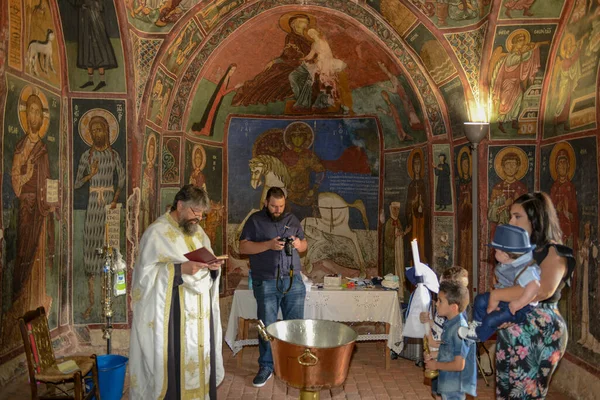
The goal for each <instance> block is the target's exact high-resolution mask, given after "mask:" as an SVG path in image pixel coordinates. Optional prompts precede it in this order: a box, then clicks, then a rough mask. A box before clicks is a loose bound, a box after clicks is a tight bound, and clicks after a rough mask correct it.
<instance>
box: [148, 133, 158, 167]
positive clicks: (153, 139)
mask: <svg viewBox="0 0 600 400" xmlns="http://www.w3.org/2000/svg"><path fill="white" fill-rule="evenodd" d="M150 143H152V144H153V145H154V155H153V156H152V157H150V155H149V154H148V150H149V149H150ZM156 153H157V150H156V136H155V135H150V136H149V137H148V143H146V162H148V163H154V160H156Z"/></svg>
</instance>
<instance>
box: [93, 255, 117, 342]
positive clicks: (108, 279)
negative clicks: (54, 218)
mask: <svg viewBox="0 0 600 400" xmlns="http://www.w3.org/2000/svg"><path fill="white" fill-rule="evenodd" d="M96 251H97V252H98V254H100V255H101V256H104V267H103V268H102V296H103V301H102V315H103V316H104V317H105V318H106V325H105V326H104V327H103V328H102V331H103V332H104V333H103V334H102V338H103V339H105V340H106V354H110V352H111V350H112V349H111V335H112V329H113V326H112V318H113V309H112V296H113V274H114V272H115V271H114V263H113V261H114V259H113V248H112V247H111V246H109V245H107V246H104V247H100V248H98V249H96Z"/></svg>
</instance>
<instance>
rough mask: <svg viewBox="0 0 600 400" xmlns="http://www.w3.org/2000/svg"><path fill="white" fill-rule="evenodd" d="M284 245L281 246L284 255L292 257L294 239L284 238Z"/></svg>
mask: <svg viewBox="0 0 600 400" xmlns="http://www.w3.org/2000/svg"><path fill="white" fill-rule="evenodd" d="M284 240H285V245H284V246H283V248H284V250H285V254H286V255H287V256H289V257H291V256H293V255H294V239H292V238H285V239H284Z"/></svg>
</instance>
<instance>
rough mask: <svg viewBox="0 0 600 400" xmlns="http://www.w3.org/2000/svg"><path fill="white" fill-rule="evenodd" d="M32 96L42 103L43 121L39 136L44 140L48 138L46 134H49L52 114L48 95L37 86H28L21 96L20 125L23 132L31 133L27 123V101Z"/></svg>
mask: <svg viewBox="0 0 600 400" xmlns="http://www.w3.org/2000/svg"><path fill="white" fill-rule="evenodd" d="M32 95H36V96H37V97H38V98H39V99H40V101H41V102H42V118H43V120H42V126H40V130H39V132H38V135H39V137H40V138H43V137H44V136H46V132H48V126H50V112H49V108H48V99H47V98H46V95H45V94H44V92H42V91H41V90H40V89H38V88H37V87H35V86H30V85H27V86H25V87H24V88H23V89H22V90H21V95H20V96H19V124H20V125H21V129H23V132H25V133H26V134H27V133H28V132H29V123H28V122H27V100H28V99H29V96H32Z"/></svg>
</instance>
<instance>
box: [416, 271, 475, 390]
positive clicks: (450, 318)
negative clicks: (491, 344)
mask: <svg viewBox="0 0 600 400" xmlns="http://www.w3.org/2000/svg"><path fill="white" fill-rule="evenodd" d="M468 303H469V290H468V289H467V287H466V286H463V285H462V284H460V283H459V282H456V281H444V282H442V283H441V284H440V291H439V293H438V300H437V302H436V306H437V313H438V315H440V316H442V317H445V318H446V322H445V323H444V331H443V332H442V341H441V344H440V349H439V351H438V352H437V353H431V354H430V355H425V367H426V368H427V369H431V370H439V371H440V374H439V376H438V385H437V392H436V393H435V394H436V398H439V397H438V396H441V399H442V400H464V399H465V398H466V395H467V394H469V395H471V396H477V393H476V389H477V367H476V365H477V364H476V360H475V351H476V350H475V343H473V342H472V341H469V340H464V339H461V338H460V337H458V329H459V327H467V320H466V319H465V317H464V315H463V311H464V310H465V309H466V308H467V304H468Z"/></svg>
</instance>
